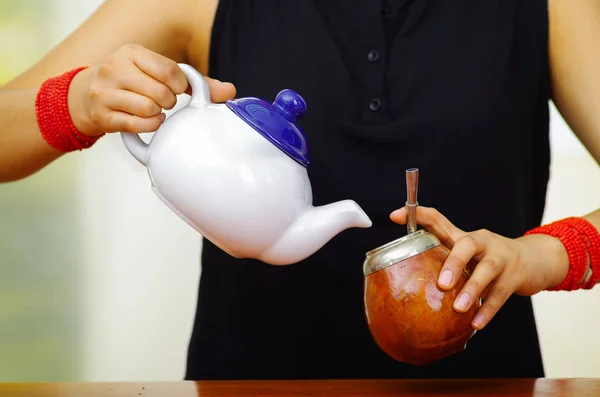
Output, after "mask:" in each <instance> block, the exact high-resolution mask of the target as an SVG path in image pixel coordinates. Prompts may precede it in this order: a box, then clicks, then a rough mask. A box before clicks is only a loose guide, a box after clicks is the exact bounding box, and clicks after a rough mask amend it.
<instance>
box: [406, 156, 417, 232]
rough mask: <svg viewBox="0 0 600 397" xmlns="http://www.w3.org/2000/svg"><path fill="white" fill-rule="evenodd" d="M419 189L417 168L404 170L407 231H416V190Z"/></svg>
mask: <svg viewBox="0 0 600 397" xmlns="http://www.w3.org/2000/svg"><path fill="white" fill-rule="evenodd" d="M418 189H419V169H418V168H410V169H408V170H406V197H407V200H406V207H407V208H408V220H407V223H406V226H407V229H408V233H409V234H410V233H414V232H416V231H417V207H418V205H419V202H418V201H417V191H418Z"/></svg>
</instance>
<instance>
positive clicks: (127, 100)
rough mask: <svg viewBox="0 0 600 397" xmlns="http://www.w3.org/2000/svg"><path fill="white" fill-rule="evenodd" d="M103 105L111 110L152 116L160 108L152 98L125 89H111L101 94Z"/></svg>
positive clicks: (157, 112) (158, 111)
mask: <svg viewBox="0 0 600 397" xmlns="http://www.w3.org/2000/svg"><path fill="white" fill-rule="evenodd" d="M103 98H104V105H105V106H106V107H108V108H109V109H112V110H118V111H121V112H125V113H129V114H131V115H135V116H139V117H152V116H156V115H158V114H160V113H161V112H162V109H161V107H160V106H158V105H157V104H156V102H154V101H153V100H152V99H150V98H148V97H146V96H143V95H140V94H136V93H135V92H132V91H126V90H117V89H114V90H111V91H109V92H107V93H106V95H104V96H103Z"/></svg>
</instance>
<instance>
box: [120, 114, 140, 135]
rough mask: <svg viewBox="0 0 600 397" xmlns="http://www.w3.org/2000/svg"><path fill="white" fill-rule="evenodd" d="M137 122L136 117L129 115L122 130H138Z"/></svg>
mask: <svg viewBox="0 0 600 397" xmlns="http://www.w3.org/2000/svg"><path fill="white" fill-rule="evenodd" d="M136 127H137V122H136V120H135V117H127V118H126V119H125V120H124V121H123V124H122V128H121V129H122V130H123V131H124V132H137V131H136Z"/></svg>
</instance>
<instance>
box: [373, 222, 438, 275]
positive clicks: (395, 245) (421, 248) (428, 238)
mask: <svg viewBox="0 0 600 397" xmlns="http://www.w3.org/2000/svg"><path fill="white" fill-rule="evenodd" d="M438 245H440V240H439V239H438V238H437V237H436V236H434V235H433V234H431V233H429V232H427V231H426V230H419V231H416V232H414V233H410V234H407V235H406V236H404V237H401V238H399V239H397V240H393V241H390V242H389V243H386V244H383V245H381V246H379V247H377V248H375V249H372V250H371V251H369V252H367V254H366V258H365V261H364V263H363V273H364V275H365V277H366V276H368V275H371V274H373V273H375V272H378V271H380V270H383V269H385V268H387V267H390V266H392V265H395V264H396V263H398V262H402V261H404V260H406V259H408V258H411V257H413V256H415V255H419V254H421V253H423V252H425V251H427V250H430V249H432V248H435V247H437V246H438Z"/></svg>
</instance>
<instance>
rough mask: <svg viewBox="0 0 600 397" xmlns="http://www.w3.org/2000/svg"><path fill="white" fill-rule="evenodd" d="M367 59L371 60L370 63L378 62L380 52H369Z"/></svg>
mask: <svg viewBox="0 0 600 397" xmlns="http://www.w3.org/2000/svg"><path fill="white" fill-rule="evenodd" d="M367 59H368V60H369V62H377V61H378V60H379V51H377V50H372V51H369V54H368V55H367Z"/></svg>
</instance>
